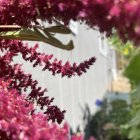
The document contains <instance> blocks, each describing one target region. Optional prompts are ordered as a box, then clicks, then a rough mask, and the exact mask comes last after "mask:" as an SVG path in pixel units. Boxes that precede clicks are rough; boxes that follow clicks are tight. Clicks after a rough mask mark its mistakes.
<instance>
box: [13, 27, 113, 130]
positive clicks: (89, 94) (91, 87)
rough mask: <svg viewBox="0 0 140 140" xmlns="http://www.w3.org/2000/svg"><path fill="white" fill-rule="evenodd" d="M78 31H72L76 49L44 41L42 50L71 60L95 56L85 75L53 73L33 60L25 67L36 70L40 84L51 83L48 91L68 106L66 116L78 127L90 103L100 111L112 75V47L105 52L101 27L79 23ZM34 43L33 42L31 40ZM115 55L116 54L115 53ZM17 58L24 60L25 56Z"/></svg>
mask: <svg viewBox="0 0 140 140" xmlns="http://www.w3.org/2000/svg"><path fill="white" fill-rule="evenodd" d="M77 31H78V34H77V35H76V36H75V35H71V38H72V39H74V44H75V49H74V50H72V51H70V52H68V51H63V50H60V49H56V48H54V47H51V46H49V45H47V44H44V43H40V49H39V51H41V52H45V53H49V54H50V53H53V54H54V56H55V57H56V58H58V59H63V61H64V62H66V61H67V60H69V61H70V62H71V63H73V62H77V63H79V62H82V61H84V60H85V59H89V58H90V57H92V56H95V57H96V59H97V61H96V63H95V64H94V65H93V66H92V67H91V68H90V70H88V72H87V73H86V74H83V75H82V76H81V77H78V76H76V77H72V78H71V79H69V78H66V77H65V78H61V76H59V75H57V76H52V75H51V73H50V72H48V71H45V72H42V71H41V68H36V69H33V68H32V66H31V65H30V64H29V63H26V64H25V65H24V66H23V67H24V69H25V71H27V72H30V73H33V77H34V79H38V81H39V82H40V85H41V86H43V87H47V89H48V91H49V92H48V93H46V94H47V95H49V96H51V97H55V101H54V104H57V105H58V106H59V107H60V108H61V109H65V110H66V111H67V112H66V114H65V118H66V120H67V121H68V122H69V123H70V125H71V126H72V128H73V129H74V130H75V129H76V127H77V126H78V125H80V126H81V129H82V125H83V121H82V117H83V113H82V109H81V108H85V105H86V104H88V106H89V108H90V111H91V113H94V112H95V111H96V106H95V101H96V99H102V97H103V96H104V93H105V92H106V90H107V87H108V83H109V81H110V79H111V75H110V73H111V67H112V61H110V60H111V57H112V56H111V54H112V51H111V50H110V49H108V51H107V55H103V53H102V52H101V50H100V49H99V33H98V32H97V31H93V30H88V29H86V27H83V26H82V25H78V30H77ZM59 37H60V38H61V39H62V40H63V41H66V42H67V41H68V40H69V38H70V37H69V36H65V37H63V36H59ZM30 44H32V43H30ZM113 57H114V55H113ZM16 61H20V62H22V60H21V58H19V57H18V58H17V60H16Z"/></svg>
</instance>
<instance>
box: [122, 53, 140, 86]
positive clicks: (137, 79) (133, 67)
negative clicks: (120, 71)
mask: <svg viewBox="0 0 140 140" xmlns="http://www.w3.org/2000/svg"><path fill="white" fill-rule="evenodd" d="M124 75H125V76H126V77H127V78H129V80H130V82H131V83H132V84H133V85H139V83H140V54H136V55H135V56H134V57H133V58H132V60H131V61H130V63H129V65H128V66H127V68H126V69H125V71H124Z"/></svg>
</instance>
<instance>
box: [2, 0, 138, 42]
mask: <svg viewBox="0 0 140 140" xmlns="http://www.w3.org/2000/svg"><path fill="white" fill-rule="evenodd" d="M128 13H129V14H128ZM139 17H140V0H1V1H0V25H3V24H4V25H5V24H6V25H8V24H10V25H11V24H17V25H22V26H30V25H31V23H32V22H34V23H35V24H36V25H38V24H39V23H38V22H37V19H39V18H40V19H41V20H44V21H45V20H47V21H49V22H52V20H53V19H54V18H55V19H57V20H58V21H63V22H64V23H65V24H68V23H69V21H70V20H71V19H73V20H75V21H81V22H82V21H83V22H84V23H86V24H87V25H89V26H90V27H93V28H94V27H98V28H99V30H100V31H101V32H104V31H105V32H106V33H107V35H110V34H112V29H113V28H115V29H116V30H117V32H118V34H119V35H120V37H121V38H122V40H123V41H126V40H131V41H133V42H134V43H135V44H136V45H137V44H139V43H140V41H139V40H140V19H139Z"/></svg>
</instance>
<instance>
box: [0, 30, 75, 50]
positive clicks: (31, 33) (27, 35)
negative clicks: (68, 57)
mask: <svg viewBox="0 0 140 140" xmlns="http://www.w3.org/2000/svg"><path fill="white" fill-rule="evenodd" d="M0 39H17V40H29V41H42V42H45V43H47V44H50V45H52V46H54V47H57V48H60V49H63V50H72V49H73V48H74V45H73V42H72V41H70V42H69V43H68V44H66V45H65V44H63V43H61V41H59V40H58V39H56V38H55V37H53V36H52V35H51V34H50V33H49V32H48V35H47V36H46V35H45V34H43V32H41V31H40V30H39V29H37V28H33V30H31V29H26V28H24V29H21V30H15V31H7V32H0Z"/></svg>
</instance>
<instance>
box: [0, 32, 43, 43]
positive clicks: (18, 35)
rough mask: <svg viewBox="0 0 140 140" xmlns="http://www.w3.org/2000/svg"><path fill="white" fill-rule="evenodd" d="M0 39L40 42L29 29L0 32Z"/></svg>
mask: <svg viewBox="0 0 140 140" xmlns="http://www.w3.org/2000/svg"><path fill="white" fill-rule="evenodd" d="M0 39H17V40H30V41H40V40H39V39H38V37H37V36H36V35H35V34H34V32H33V31H32V30H30V29H21V30H15V31H7V32H0Z"/></svg>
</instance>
